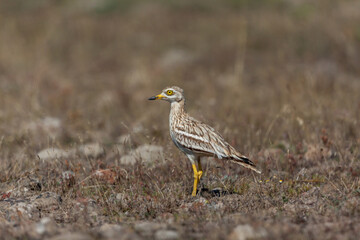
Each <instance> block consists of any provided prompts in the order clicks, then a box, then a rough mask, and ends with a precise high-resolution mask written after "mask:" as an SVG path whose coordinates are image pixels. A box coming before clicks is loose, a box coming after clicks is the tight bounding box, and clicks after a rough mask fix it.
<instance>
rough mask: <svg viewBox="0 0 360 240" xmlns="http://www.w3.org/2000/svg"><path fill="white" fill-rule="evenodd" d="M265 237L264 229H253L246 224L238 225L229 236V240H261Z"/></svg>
mask: <svg viewBox="0 0 360 240" xmlns="http://www.w3.org/2000/svg"><path fill="white" fill-rule="evenodd" d="M266 236H267V232H266V230H265V229H264V228H260V229H256V230H255V229H254V228H253V227H252V226H250V225H248V224H244V225H238V226H237V227H236V228H235V229H234V230H233V232H232V233H231V234H230V236H229V239H230V240H246V239H253V238H263V237H266Z"/></svg>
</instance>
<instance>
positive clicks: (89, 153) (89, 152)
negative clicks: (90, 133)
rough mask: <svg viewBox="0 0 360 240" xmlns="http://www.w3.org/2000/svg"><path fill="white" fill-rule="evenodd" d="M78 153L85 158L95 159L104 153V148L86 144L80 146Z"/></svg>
mask: <svg viewBox="0 0 360 240" xmlns="http://www.w3.org/2000/svg"><path fill="white" fill-rule="evenodd" d="M79 151H80V152H81V153H82V154H84V155H85V156H86V157H92V158H97V157H100V156H101V155H103V154H104V153H105V151H104V148H103V147H102V146H101V145H100V144H99V143H88V144H85V145H83V146H80V148H79Z"/></svg>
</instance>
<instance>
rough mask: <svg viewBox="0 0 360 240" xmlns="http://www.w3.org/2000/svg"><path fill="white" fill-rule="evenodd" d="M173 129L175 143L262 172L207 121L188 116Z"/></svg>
mask: <svg viewBox="0 0 360 240" xmlns="http://www.w3.org/2000/svg"><path fill="white" fill-rule="evenodd" d="M173 131H174V132H175V134H174V136H173V137H174V138H175V141H176V143H175V144H179V145H181V147H182V148H185V149H190V150H191V151H193V152H195V153H198V154H202V155H208V156H216V157H217V158H219V159H229V160H231V161H232V162H235V163H237V164H240V165H242V166H243V167H246V168H249V169H251V170H253V171H255V172H257V173H261V172H260V171H259V170H258V169H256V167H255V164H254V163H253V162H252V161H251V160H250V159H248V158H247V157H246V156H244V155H242V154H240V153H239V152H238V151H236V149H235V148H233V147H232V146H231V145H230V144H229V143H227V142H226V141H225V140H224V138H223V137H222V136H221V135H220V134H219V133H217V132H216V131H215V129H213V128H212V127H210V126H209V125H207V124H205V123H202V122H200V121H198V120H196V119H194V118H192V117H189V116H188V117H187V118H185V119H182V121H181V122H178V124H176V125H175V127H174V129H173Z"/></svg>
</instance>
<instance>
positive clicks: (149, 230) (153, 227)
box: [134, 222, 165, 237]
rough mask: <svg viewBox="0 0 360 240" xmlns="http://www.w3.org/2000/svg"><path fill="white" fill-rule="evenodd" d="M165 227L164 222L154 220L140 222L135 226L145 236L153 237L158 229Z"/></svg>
mask: <svg viewBox="0 0 360 240" xmlns="http://www.w3.org/2000/svg"><path fill="white" fill-rule="evenodd" d="M163 228H165V226H164V225H163V224H160V223H153V222H140V223H137V224H136V225H135V226H134V229H135V231H136V232H138V233H140V234H141V235H142V236H144V237H151V236H153V234H154V233H155V232H156V231H157V230H160V229H163Z"/></svg>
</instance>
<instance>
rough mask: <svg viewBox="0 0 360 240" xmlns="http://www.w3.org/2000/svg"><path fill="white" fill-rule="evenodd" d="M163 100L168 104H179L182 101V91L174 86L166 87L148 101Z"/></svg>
mask: <svg viewBox="0 0 360 240" xmlns="http://www.w3.org/2000/svg"><path fill="white" fill-rule="evenodd" d="M158 99H161V100H165V101H168V102H170V103H172V102H180V101H182V100H184V91H183V90H182V89H181V88H179V87H176V86H173V87H167V88H165V89H164V90H162V92H161V93H160V94H158V95H156V96H153V97H151V98H149V100H158Z"/></svg>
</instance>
